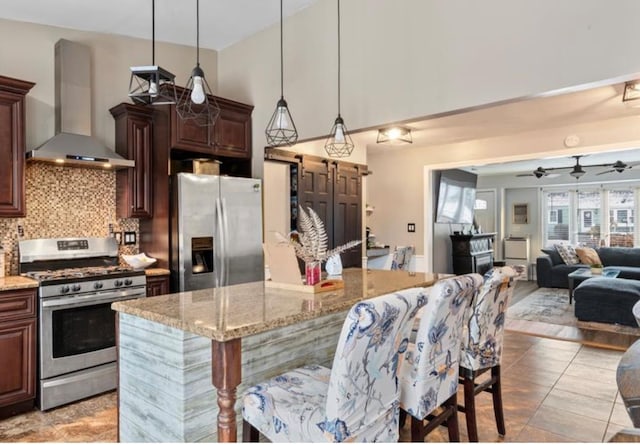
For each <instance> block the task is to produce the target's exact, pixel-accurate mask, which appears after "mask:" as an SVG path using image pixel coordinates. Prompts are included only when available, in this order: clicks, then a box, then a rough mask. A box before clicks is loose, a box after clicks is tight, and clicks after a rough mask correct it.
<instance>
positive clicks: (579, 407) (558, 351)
mask: <svg viewBox="0 0 640 445" xmlns="http://www.w3.org/2000/svg"><path fill="white" fill-rule="evenodd" d="M504 346H505V350H504V356H503V400H504V405H505V406H504V410H505V421H506V426H507V434H506V436H505V437H503V438H501V437H499V436H498V434H497V432H496V429H495V422H494V418H493V408H492V404H491V395H490V394H486V393H483V394H480V395H478V397H477V399H476V400H477V407H478V411H477V414H478V425H479V438H480V441H481V442H500V441H505V442H602V441H606V440H608V439H609V438H610V437H611V436H612V435H613V434H614V433H615V432H617V431H619V430H620V429H622V428H625V427H630V426H632V425H631V421H630V420H629V418H628V416H627V414H626V412H625V409H624V405H623V404H622V401H621V400H620V398H619V396H618V393H617V387H616V380H615V373H616V367H617V366H618V362H619V361H620V357H621V356H622V352H621V351H614V350H607V349H597V348H593V347H589V346H583V345H580V344H578V343H572V342H566V341H560V340H552V339H545V338H541V337H533V336H528V335H522V334H515V333H506V335H505V345H504ZM459 400H462V399H459ZM459 421H460V430H461V431H460V433H461V439H462V440H463V441H466V439H467V433H466V426H465V422H464V414H460V415H459ZM409 431H410V430H409V425H408V424H407V426H405V428H404V429H403V430H402V433H401V440H402V441H409V440H410V432H409ZM115 440H116V397H115V392H111V393H108V394H105V395H102V396H98V397H93V398H91V399H88V400H84V401H81V402H77V403H74V404H71V405H68V406H65V407H61V408H58V409H54V410H51V411H48V412H46V413H42V412H40V411H37V410H34V411H32V412H30V413H28V414H24V415H20V416H16V417H13V418H10V419H6V420H2V421H0V441H2V442H115ZM427 441H430V442H441V441H442V442H446V441H448V437H447V433H446V429H445V428H439V429H438V430H436V431H434V432H433V433H431V434H430V435H429V436H428V437H427Z"/></svg>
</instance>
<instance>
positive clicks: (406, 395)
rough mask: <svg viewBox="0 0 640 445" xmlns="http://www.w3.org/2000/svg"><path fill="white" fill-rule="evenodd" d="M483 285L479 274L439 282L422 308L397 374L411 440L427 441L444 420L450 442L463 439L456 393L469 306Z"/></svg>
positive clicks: (401, 401) (402, 406)
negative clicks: (408, 417) (459, 361)
mask: <svg viewBox="0 0 640 445" xmlns="http://www.w3.org/2000/svg"><path fill="white" fill-rule="evenodd" d="M481 285H482V277H481V276H480V275H478V274H468V275H462V276H458V277H454V278H449V279H446V280H443V281H438V282H437V283H436V284H435V285H434V286H433V287H432V288H431V290H430V292H429V296H428V298H427V303H426V304H425V305H424V307H423V308H422V309H421V310H420V323H419V325H418V330H417V334H416V340H415V343H410V344H409V345H408V347H407V351H406V352H405V354H404V356H403V357H401V360H400V371H399V378H400V408H401V409H402V410H403V411H405V412H406V413H408V414H410V415H411V417H412V419H411V441H412V442H424V437H425V436H426V435H427V434H428V433H429V432H431V431H432V430H433V429H435V428H436V427H437V426H438V425H441V424H443V423H444V422H445V421H446V422H447V428H448V430H449V440H450V441H451V442H458V441H460V433H459V429H458V409H457V396H456V394H457V388H458V367H459V363H458V360H459V357H460V344H461V341H462V329H463V327H464V320H465V317H466V312H467V306H468V305H469V303H470V302H471V300H472V298H473V297H474V296H475V294H476V293H477V292H478V289H479V288H480V286H481ZM440 407H442V410H441V412H440V413H439V414H437V415H432V413H434V412H435V411H436V410H437V409H438V408H440ZM425 419H426V420H429V422H428V424H427V425H426V426H425V423H424V421H425Z"/></svg>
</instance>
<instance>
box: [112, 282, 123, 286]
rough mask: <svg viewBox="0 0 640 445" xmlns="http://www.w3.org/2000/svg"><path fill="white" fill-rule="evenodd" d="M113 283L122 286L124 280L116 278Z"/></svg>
mask: <svg viewBox="0 0 640 445" xmlns="http://www.w3.org/2000/svg"><path fill="white" fill-rule="evenodd" d="M113 284H114V286H115V287H120V286H122V280H116V281H115V282H114V283H113Z"/></svg>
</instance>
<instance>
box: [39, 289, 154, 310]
mask: <svg viewBox="0 0 640 445" xmlns="http://www.w3.org/2000/svg"><path fill="white" fill-rule="evenodd" d="M145 296H146V291H145V290H141V291H138V292H130V293H127V291H122V292H109V293H108V294H104V295H99V296H96V295H95V294H94V295H85V296H81V297H65V298H54V299H49V300H44V301H43V302H42V307H43V308H56V309H62V308H70V307H78V306H89V305H94V304H103V303H110V302H114V301H120V300H132V299H134V298H140V297H145Z"/></svg>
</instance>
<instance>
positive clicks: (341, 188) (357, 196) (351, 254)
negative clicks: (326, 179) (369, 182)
mask: <svg viewBox="0 0 640 445" xmlns="http://www.w3.org/2000/svg"><path fill="white" fill-rule="evenodd" d="M334 178H335V185H334V188H333V243H334V244H333V246H334V247H337V246H341V245H342V244H345V243H347V242H349V241H354V240H361V239H362V185H361V184H362V181H361V178H360V173H359V171H358V169H357V168H356V167H355V166H351V165H346V166H345V165H344V164H341V163H339V162H336V163H335V174H334ZM341 259H342V265H343V266H344V267H361V266H362V246H358V247H354V248H352V249H350V250H348V251H346V252H344V253H342V255H341Z"/></svg>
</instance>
